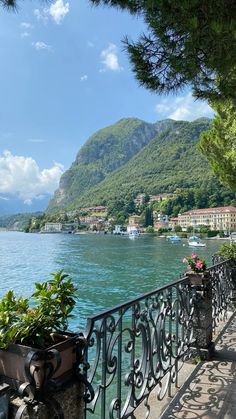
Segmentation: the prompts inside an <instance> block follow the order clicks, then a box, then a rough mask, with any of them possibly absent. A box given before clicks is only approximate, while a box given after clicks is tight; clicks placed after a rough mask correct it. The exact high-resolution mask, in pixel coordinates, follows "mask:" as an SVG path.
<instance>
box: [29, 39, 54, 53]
mask: <svg viewBox="0 0 236 419" xmlns="http://www.w3.org/2000/svg"><path fill="white" fill-rule="evenodd" d="M32 45H33V47H34V48H35V49H36V50H37V51H40V50H47V51H51V50H52V47H51V45H48V44H45V42H42V41H37V42H32Z"/></svg>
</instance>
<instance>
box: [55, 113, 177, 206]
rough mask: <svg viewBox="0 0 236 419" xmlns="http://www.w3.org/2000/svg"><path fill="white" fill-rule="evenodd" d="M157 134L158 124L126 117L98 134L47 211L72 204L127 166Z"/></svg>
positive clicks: (81, 153) (65, 176) (68, 173)
mask: <svg viewBox="0 0 236 419" xmlns="http://www.w3.org/2000/svg"><path fill="white" fill-rule="evenodd" d="M169 123H170V122H169ZM167 124H168V123H167ZM163 127H164V128H165V127H166V124H164V125H163ZM161 129H163V128H161ZM157 131H158V124H157V126H156V125H154V124H149V123H147V122H144V121H141V120H139V119H135V118H124V119H121V120H120V121H118V122H117V123H116V124H114V125H112V126H109V127H107V128H104V129H101V130H99V131H98V132H96V133H95V134H94V135H92V136H91V137H90V138H89V139H88V140H87V141H86V142H85V144H84V145H83V146H82V148H81V149H80V151H79V152H78V154H77V157H76V160H75V161H74V163H73V164H72V165H71V167H70V169H69V170H67V171H66V172H65V173H64V174H63V175H62V177H61V180H60V185H59V188H58V190H57V191H56V192H55V194H54V197H53V199H52V200H51V202H50V204H49V208H48V210H49V211H50V210H58V209H61V208H64V207H68V206H69V205H70V204H73V202H74V200H78V198H79V196H80V195H81V194H83V193H84V192H85V191H87V190H88V189H89V188H90V187H92V186H95V185H96V184H98V183H99V182H101V181H102V180H104V179H105V178H106V176H107V175H109V174H110V173H112V172H114V171H115V170H117V169H119V168H120V167H121V166H123V165H125V164H126V163H127V162H128V161H129V160H130V159H131V158H132V157H133V156H135V155H136V154H137V153H138V152H139V151H140V150H141V149H142V148H143V147H144V146H145V145H146V144H148V142H149V141H151V140H152V138H154V136H155V135H156V133H157Z"/></svg>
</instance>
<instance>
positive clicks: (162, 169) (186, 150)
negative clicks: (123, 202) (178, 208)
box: [75, 119, 218, 206]
mask: <svg viewBox="0 0 236 419" xmlns="http://www.w3.org/2000/svg"><path fill="white" fill-rule="evenodd" d="M209 125H210V120H208V119H199V120H196V121H194V122H184V121H178V122H173V124H171V125H170V126H169V128H168V129H167V130H164V131H162V132H160V133H159V134H158V135H157V136H156V137H155V138H154V139H153V140H152V141H150V142H149V144H147V145H146V146H145V147H144V148H143V149H142V150H141V151H140V152H139V153H138V154H137V155H136V156H134V157H133V158H132V159H131V160H130V161H129V162H128V163H127V164H126V165H124V166H123V167H122V168H120V169H119V170H117V171H116V172H114V173H112V174H110V175H109V176H108V177H107V178H106V179H105V180H104V181H103V182H101V183H99V185H97V186H96V187H93V188H91V189H90V190H88V191H87V192H86V193H84V194H83V195H82V196H80V197H79V198H78V199H77V201H76V203H75V204H76V206H86V205H91V204H101V203H102V204H108V205H109V206H112V205H113V204H114V202H116V201H118V200H119V199H125V197H126V198H127V197H128V196H130V197H131V198H133V197H134V196H135V195H136V194H137V193H139V192H146V193H147V194H156V193H160V192H175V191H176V190H177V189H180V188H181V189H190V188H198V189H202V190H205V189H207V188H208V187H210V185H211V184H212V183H214V184H218V182H217V180H216V178H215V177H214V175H213V173H212V171H211V169H210V167H209V165H208V163H207V161H206V160H205V159H204V157H203V156H202V154H201V153H200V151H199V150H198V147H197V145H198V142H199V135H200V132H202V131H203V130H206V129H208V128H209Z"/></svg>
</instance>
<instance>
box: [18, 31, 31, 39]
mask: <svg viewBox="0 0 236 419" xmlns="http://www.w3.org/2000/svg"><path fill="white" fill-rule="evenodd" d="M20 36H21V38H28V37H29V36H30V33H29V32H22V33H21V34H20Z"/></svg>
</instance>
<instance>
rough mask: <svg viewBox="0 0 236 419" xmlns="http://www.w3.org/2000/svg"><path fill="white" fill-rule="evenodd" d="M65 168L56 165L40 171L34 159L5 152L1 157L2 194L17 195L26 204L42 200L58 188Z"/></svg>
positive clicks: (0, 190)
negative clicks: (33, 200) (34, 200)
mask: <svg viewBox="0 0 236 419" xmlns="http://www.w3.org/2000/svg"><path fill="white" fill-rule="evenodd" d="M62 173H63V166H62V165H61V164H59V163H54V165H53V166H52V167H51V168H50V169H43V170H40V168H39V166H38V164H37V163H36V161H35V160H34V159H32V157H24V156H14V155H13V154H12V153H11V152H10V151H4V153H3V155H2V156H0V193H10V194H17V195H18V196H19V198H20V199H22V200H23V201H24V202H25V203H28V204H30V203H31V201H32V199H35V198H38V199H42V196H43V195H44V194H52V193H53V192H54V191H55V189H56V188H57V187H58V184H59V180H60V177H61V175H62Z"/></svg>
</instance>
